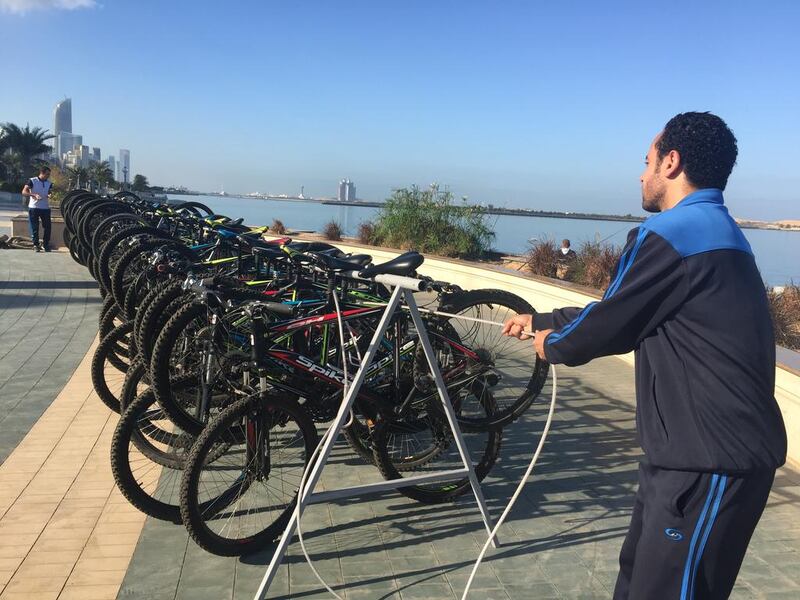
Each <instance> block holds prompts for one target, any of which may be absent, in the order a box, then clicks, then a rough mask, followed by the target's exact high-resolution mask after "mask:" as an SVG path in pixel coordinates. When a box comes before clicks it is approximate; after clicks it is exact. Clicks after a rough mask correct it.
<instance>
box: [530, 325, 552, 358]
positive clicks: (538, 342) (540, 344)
mask: <svg viewBox="0 0 800 600" xmlns="http://www.w3.org/2000/svg"><path fill="white" fill-rule="evenodd" d="M551 333H553V330H552V329H540V330H539V331H537V332H536V335H535V336H534V338H533V347H534V348H536V354H537V355H538V356H539V358H541V359H542V360H547V358H546V357H545V355H544V342H545V340H546V339H547V336H548V335H550V334H551Z"/></svg>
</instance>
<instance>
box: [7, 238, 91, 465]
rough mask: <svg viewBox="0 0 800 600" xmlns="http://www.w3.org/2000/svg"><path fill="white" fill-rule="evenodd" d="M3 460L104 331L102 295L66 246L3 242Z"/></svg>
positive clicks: (56, 394)
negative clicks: (34, 247)
mask: <svg viewBox="0 0 800 600" xmlns="http://www.w3.org/2000/svg"><path fill="white" fill-rule="evenodd" d="M2 260H3V263H4V266H5V268H4V269H2V270H0V338H1V339H2V340H3V343H2V345H0V464H2V463H3V462H4V461H5V460H6V459H7V458H8V456H9V455H10V454H11V452H12V451H13V450H14V448H15V447H16V446H17V444H18V443H19V442H20V441H21V440H22V438H24V437H25V435H26V434H27V433H28V431H29V430H30V428H31V426H32V425H33V424H34V423H36V421H37V419H39V417H40V416H41V415H42V413H44V411H45V410H46V409H47V407H48V406H49V405H50V403H51V402H52V401H53V400H54V399H55V397H56V396H58V393H59V392H60V391H61V389H62V388H63V387H64V385H65V384H66V382H67V381H68V380H69V378H70V376H71V375H72V373H73V372H74V371H75V368H76V367H77V366H78V364H79V363H80V361H81V359H82V358H83V356H84V354H85V353H86V350H87V349H88V348H89V345H90V344H91V343H92V341H93V340H94V337H95V335H96V333H97V318H98V315H99V312H100V305H101V304H100V297H99V293H98V292H97V290H96V284H95V283H94V280H93V279H92V278H91V276H90V275H89V273H88V271H87V270H86V269H85V268H84V267H82V266H80V265H78V264H76V263H75V262H74V261H73V260H72V259H71V258H70V257H69V255H68V254H66V253H62V252H51V253H50V254H46V253H39V254H37V253H35V252H29V251H23V250H3V251H2Z"/></svg>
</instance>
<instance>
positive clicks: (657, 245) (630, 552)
mask: <svg viewBox="0 0 800 600" xmlns="http://www.w3.org/2000/svg"><path fill="white" fill-rule="evenodd" d="M736 155H737V145H736V138H735V137H734V135H733V133H732V132H731V131H730V129H728V127H727V125H726V124H725V123H724V121H722V119H720V118H719V117H717V116H715V115H712V114H708V113H684V114H679V115H677V116H676V117H674V118H673V119H671V120H670V121H669V122H668V123H667V125H666V126H665V127H664V130H663V131H662V132H661V133H660V134H659V135H658V136H657V137H656V139H655V140H654V142H653V144H652V146H651V147H650V150H649V152H648V153H647V160H646V165H647V166H646V168H645V171H644V173H643V174H642V177H641V182H642V198H643V202H642V206H643V208H644V209H645V210H647V211H649V212H654V213H657V214H656V215H654V216H652V217H650V218H649V219H647V220H646V221H645V222H644V223H642V225H641V226H639V227H637V228H636V229H633V230H632V231H631V232H630V233H629V234H628V242H627V244H626V245H625V248H624V250H623V254H622V257H621V259H620V262H619V266H618V268H617V271H616V273H615V276H614V278H613V280H612V282H611V285H610V286H609V287H608V289H607V290H606V292H605V295H604V296H603V298H602V300H600V301H599V302H592V303H591V304H589V305H588V306H586V307H585V308H583V309H580V308H562V309H557V310H554V311H553V312H552V313H549V314H535V315H520V316H518V317H515V318H513V319H511V320H509V321H508V322H507V323H506V325H505V328H504V332H505V333H506V334H508V335H513V336H516V337H519V338H525V337H526V336H525V334H524V333H522V332H523V331H535V332H536V334H535V337H534V345H535V347H536V351H537V353H538V354H539V356H541V357H542V358H544V359H546V360H548V361H549V362H551V363H554V364H566V365H569V366H575V365H581V364H584V363H586V362H588V361H590V360H592V359H593V358H596V357H598V356H604V355H610V354H622V353H626V352H630V351H632V350H633V351H635V356H636V398H637V404H636V423H637V433H638V439H639V442H640V444H641V446H642V449H643V450H644V456H643V458H642V460H641V464H640V466H639V489H638V491H637V494H636V500H635V503H634V507H633V515H632V518H631V523H630V528H629V530H628V534H627V536H626V538H625V541H624V543H623V545H622V551H621V553H620V559H619V562H620V571H619V576H618V578H617V584H616V589H615V590H614V598H616V599H624V598H630V599H632V600H653V599H661V598H675V599H681V600H689V599H693V598H694V599H698V600H699V599H701V598H702V599H705V598H713V599H717V598H727V597H728V595H729V594H730V591H731V589H732V588H733V585H734V583H735V581H736V576H737V574H738V572H739V567H740V566H741V563H742V560H743V559H744V555H745V552H746V550H747V545H748V543H749V541H750V536H751V535H752V533H753V530H754V529H755V527H756V524H757V523H758V520H759V518H760V517H761V513H762V512H763V510H764V506H765V505H766V502H767V497H768V496H769V491H770V488H771V486H772V481H773V478H774V475H775V470H776V469H777V468H778V467H779V466H781V465H782V464H783V463H784V460H785V457H786V431H785V429H784V425H783V419H782V417H781V414H780V410H779V408H778V405H777V403H776V401H775V397H774V383H775V340H774V337H773V330H772V323H771V320H770V315H769V309H768V305H767V296H766V292H765V289H764V284H763V282H762V280H761V276H760V275H759V272H758V269H757V268H756V264H755V261H754V259H753V252H752V250H751V249H750V245H749V244H748V242H747V240H746V239H745V237H744V235H743V234H742V232H741V230H740V229H739V227H738V226H737V225H736V223H735V222H734V220H733V219H732V218H731V217H730V215H729V214H728V211H727V209H726V208H725V205H724V203H723V199H722V190H724V189H725V185H726V183H727V180H728V176H729V175H730V172H731V170H732V169H733V165H734V163H735V162H736Z"/></svg>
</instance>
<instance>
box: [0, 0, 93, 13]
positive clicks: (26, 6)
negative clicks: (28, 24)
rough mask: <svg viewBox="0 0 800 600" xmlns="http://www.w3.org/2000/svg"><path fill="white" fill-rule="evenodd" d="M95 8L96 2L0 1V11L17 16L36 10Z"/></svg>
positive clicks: (72, 0) (77, 0)
mask: <svg viewBox="0 0 800 600" xmlns="http://www.w3.org/2000/svg"><path fill="white" fill-rule="evenodd" d="M95 6H97V1H96V0H0V11H3V12H9V13H13V14H17V15H24V14H25V13H29V12H31V11H36V10H76V9H78V8H93V7H95Z"/></svg>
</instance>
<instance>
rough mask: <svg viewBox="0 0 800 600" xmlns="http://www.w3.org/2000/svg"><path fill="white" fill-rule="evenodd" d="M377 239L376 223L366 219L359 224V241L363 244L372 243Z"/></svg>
mask: <svg viewBox="0 0 800 600" xmlns="http://www.w3.org/2000/svg"><path fill="white" fill-rule="evenodd" d="M374 239H375V223H373V222H372V221H364V222H363V223H361V224H360V225H359V226H358V241H359V242H361V243H362V244H372V242H373V240H374Z"/></svg>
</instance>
